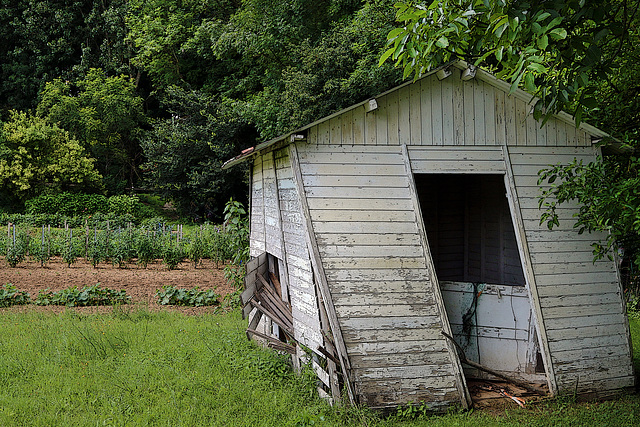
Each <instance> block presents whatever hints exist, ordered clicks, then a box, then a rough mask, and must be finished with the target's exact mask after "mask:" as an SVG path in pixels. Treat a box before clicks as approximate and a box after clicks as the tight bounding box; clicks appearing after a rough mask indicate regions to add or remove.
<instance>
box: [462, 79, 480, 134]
mask: <svg viewBox="0 0 640 427" xmlns="http://www.w3.org/2000/svg"><path fill="white" fill-rule="evenodd" d="M475 85H476V83H474V82H473V81H472V80H470V81H467V82H462V91H463V96H464V105H463V114H464V145H466V146H473V145H474V144H475V139H476V129H475V127H476V124H475V122H476V120H480V118H477V117H476V115H475V107H474V106H475V101H474V92H475V91H474V86H475Z"/></svg>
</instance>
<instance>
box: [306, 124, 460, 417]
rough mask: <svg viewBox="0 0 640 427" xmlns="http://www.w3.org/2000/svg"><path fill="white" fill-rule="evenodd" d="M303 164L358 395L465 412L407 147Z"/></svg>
mask: <svg viewBox="0 0 640 427" xmlns="http://www.w3.org/2000/svg"><path fill="white" fill-rule="evenodd" d="M338 129H339V130H340V132H342V131H343V128H342V127H338V126H337V124H336V125H335V127H334V128H332V130H334V131H335V132H338ZM299 160H300V166H301V170H302V179H303V184H304V190H305V194H306V197H307V201H308V205H309V211H310V212H309V213H310V217H311V220H312V225H313V231H314V233H315V236H316V240H317V243H318V249H319V252H320V256H321V259H322V264H323V267H324V270H325V272H326V276H327V282H328V285H329V288H330V290H331V296H332V298H333V301H334V305H335V309H336V312H337V315H338V319H339V322H340V326H341V329H342V333H343V337H344V340H345V344H346V347H347V352H348V355H349V359H350V362H351V366H352V369H353V370H352V374H353V380H354V383H355V386H356V393H357V394H358V396H359V397H360V399H362V401H363V402H365V403H367V404H368V405H370V406H374V407H384V406H393V405H397V404H404V403H408V402H409V401H414V402H416V401H422V400H423V401H426V402H430V404H431V405H432V406H434V407H438V406H439V405H443V406H446V405H450V404H452V403H460V401H461V397H460V393H459V392H458V389H457V387H456V381H455V377H454V369H453V365H452V361H451V355H450V353H449V351H448V349H447V343H446V342H445V340H444V338H443V337H442V335H441V334H440V331H441V330H442V329H443V324H442V322H443V320H442V319H441V317H440V313H439V310H438V307H437V305H436V303H435V298H434V295H433V290H432V287H431V282H430V280H431V277H430V275H429V273H428V270H427V267H426V264H425V263H426V260H425V254H424V248H423V247H422V245H421V241H420V234H419V228H418V224H417V223H416V213H415V211H414V206H413V202H412V199H411V195H410V190H409V179H410V178H409V177H408V176H407V174H406V171H405V168H404V161H403V157H402V153H401V150H400V147H399V146H395V147H375V148H372V147H368V148H365V147H362V146H357V145H354V146H348V147H337V146H316V145H311V144H300V145H299Z"/></svg>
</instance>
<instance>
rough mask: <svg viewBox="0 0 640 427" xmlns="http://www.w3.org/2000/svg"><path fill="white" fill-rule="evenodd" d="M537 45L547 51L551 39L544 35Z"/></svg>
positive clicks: (537, 41)
mask: <svg viewBox="0 0 640 427" xmlns="http://www.w3.org/2000/svg"><path fill="white" fill-rule="evenodd" d="M536 44H537V45H538V47H539V48H540V49H541V50H545V49H546V48H547V46H549V37H547V35H546V34H545V35H543V36H542V37H540V38H539V39H537V40H536Z"/></svg>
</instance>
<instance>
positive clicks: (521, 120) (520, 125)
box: [514, 98, 527, 145]
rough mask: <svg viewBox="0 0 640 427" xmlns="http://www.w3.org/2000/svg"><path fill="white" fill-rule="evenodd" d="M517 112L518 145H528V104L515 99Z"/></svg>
mask: <svg viewBox="0 0 640 427" xmlns="http://www.w3.org/2000/svg"><path fill="white" fill-rule="evenodd" d="M514 103H515V111H516V145H527V103H526V102H524V101H523V100H521V99H517V98H514Z"/></svg>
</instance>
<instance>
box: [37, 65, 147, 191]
mask: <svg viewBox="0 0 640 427" xmlns="http://www.w3.org/2000/svg"><path fill="white" fill-rule="evenodd" d="M37 113H38V115H39V116H40V117H42V118H44V119H45V120H46V121H47V122H48V123H51V124H55V125H57V126H60V127H61V128H63V129H65V130H67V131H68V132H70V134H71V135H73V137H74V138H75V139H76V140H77V141H79V142H80V143H81V144H82V146H83V148H84V149H85V150H86V151H87V152H89V153H91V155H92V157H93V158H95V159H96V161H97V163H96V166H97V168H98V170H99V171H100V173H101V174H102V175H103V176H104V179H103V183H104V184H105V187H106V188H107V190H108V191H109V192H110V193H111V194H119V193H121V192H122V191H124V189H125V188H131V187H132V186H134V184H136V183H137V176H138V175H139V171H138V166H139V164H140V163H141V159H140V157H139V156H140V147H139V137H140V134H141V131H142V129H141V127H142V126H144V125H145V123H146V117H145V115H144V111H143V108H142V98H141V97H140V96H138V94H137V93H136V90H135V84H134V82H133V81H132V80H131V79H130V78H128V77H126V76H107V75H106V74H105V73H104V72H103V71H102V70H99V69H90V70H88V72H87V74H86V75H85V76H84V78H82V79H79V80H76V81H75V82H74V83H71V82H69V81H63V80H62V79H55V80H53V81H52V82H49V83H47V84H46V86H45V88H44V90H43V91H42V93H41V96H40V102H39V103H38V108H37Z"/></svg>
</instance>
